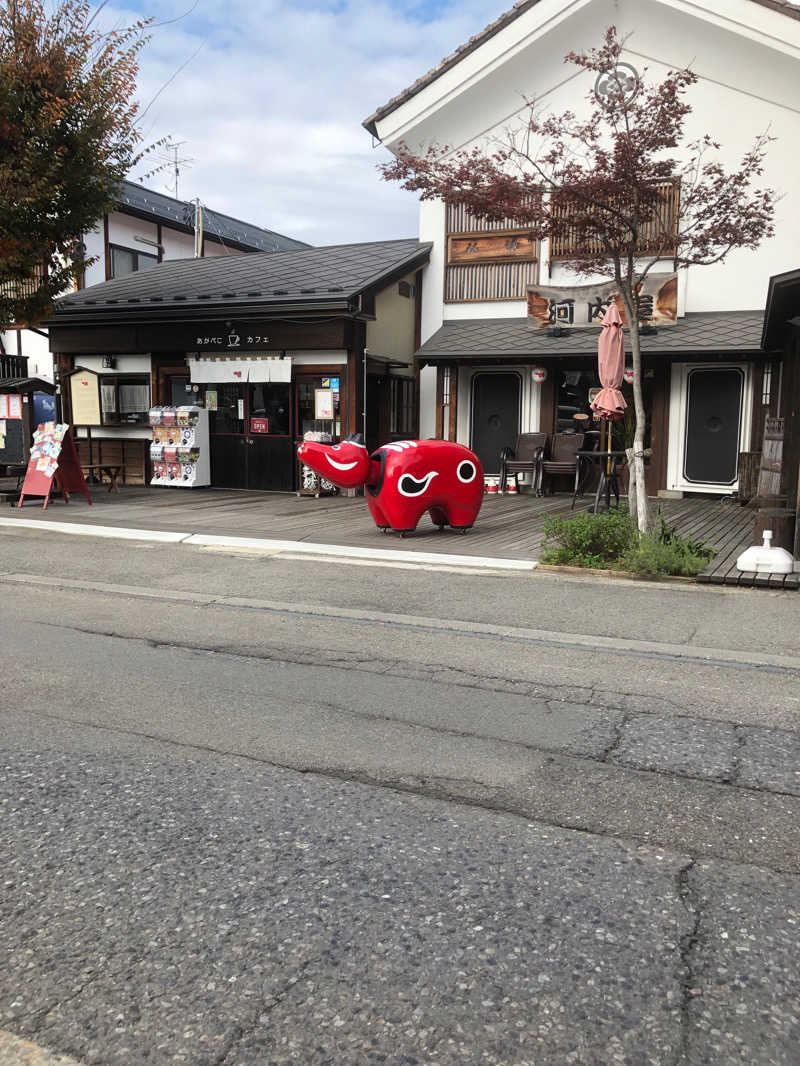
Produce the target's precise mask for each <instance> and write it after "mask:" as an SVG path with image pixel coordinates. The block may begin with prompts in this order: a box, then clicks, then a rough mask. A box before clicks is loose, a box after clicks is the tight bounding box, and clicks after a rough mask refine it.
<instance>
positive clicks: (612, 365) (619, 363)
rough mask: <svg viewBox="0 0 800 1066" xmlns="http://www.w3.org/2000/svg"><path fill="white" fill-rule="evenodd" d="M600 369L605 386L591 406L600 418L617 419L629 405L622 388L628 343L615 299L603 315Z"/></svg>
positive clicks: (602, 382)
mask: <svg viewBox="0 0 800 1066" xmlns="http://www.w3.org/2000/svg"><path fill="white" fill-rule="evenodd" d="M597 370H598V373H599V375H600V384H601V385H602V388H601V389H600V391H599V392H598V394H597V395H596V396H595V398H594V400H592V405H591V406H592V410H593V411H595V412H596V413H597V414H598V415H600V417H601V418H604V419H606V420H607V421H610V422H616V421H617V420H618V419H620V418H622V416H623V415H624V413H625V408H626V407H627V406H628V405H627V404H626V403H625V397H624V396H623V395H622V393H621V392H620V391H619V387H620V385H621V384H622V374H623V371H624V370H625V343H624V340H623V337H622V317H621V315H620V313H619V309H618V308H617V305H616V304H615V303H612V304H611V306H610V307H609V309H608V310H607V311H606V313H605V315H604V316H603V328H602V329H601V330H600V340H599V341H598V343H597Z"/></svg>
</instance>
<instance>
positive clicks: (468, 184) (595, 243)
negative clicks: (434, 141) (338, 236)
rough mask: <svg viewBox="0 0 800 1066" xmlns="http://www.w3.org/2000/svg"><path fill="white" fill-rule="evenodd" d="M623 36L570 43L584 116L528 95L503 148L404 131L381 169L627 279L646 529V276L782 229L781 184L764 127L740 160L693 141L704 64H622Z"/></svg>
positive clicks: (636, 496)
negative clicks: (770, 175)
mask: <svg viewBox="0 0 800 1066" xmlns="http://www.w3.org/2000/svg"><path fill="white" fill-rule="evenodd" d="M623 46H624V41H623V40H620V39H619V38H618V36H617V32H616V28H615V27H613V26H611V27H610V28H609V29H608V30H607V31H606V34H605V39H604V42H603V44H602V46H601V47H599V48H595V49H590V50H589V51H588V52H585V53H575V52H571V53H570V54H569V55H568V56H566V57H565V62H567V63H572V64H574V65H576V66H578V67H581V68H583V69H584V70H586V71H589V72H592V73H594V74H595V76H596V81H595V87H594V90H593V91H592V92H591V93H590V94H589V96H588V102H589V107H588V113H586V115H585V117H579V116H577V115H575V114H574V113H573V112H571V111H565V112H563V113H561V114H557V115H556V114H551V115H542V114H541V113H540V112H539V111H538V110H537V107H536V104H535V101H526V104H527V105H528V111H527V119H526V121H525V122H524V124H523V125H522V127H521V128H520V129H518V130H516V131H507V132H506V135H505V139H504V140H503V142H502V143H501V144H500V145H498V146H497V147H496V149H495V150H494V151H492V150H489V149H484V148H481V147H476V148H473V149H472V150H471V151H459V152H453V151H452V150H451V149H449V148H448V147H446V146H445V147H436V146H434V147H431V148H429V149H428V150H427V151H426V152H425V153H423V154H414V153H413V152H411V151H410V150H409V149H408V147H407V146H406V145H401V146H400V149H399V151H398V153H397V157H396V158H395V159H394V160H392V161H390V162H388V163H385V164H382V165H381V167H380V169H381V171H382V174H383V177H384V178H385V179H386V180H390V181H397V182H400V183H401V185H402V187H403V188H405V189H408V190H410V191H413V192H417V193H419V194H420V198H421V199H422V200H433V199H441V200H445V201H447V202H449V203H455V204H461V205H463V206H464V207H466V208H467V210H468V211H469V212H470V214H472V215H474V216H476V217H477V218H480V219H485V220H488V221H494V222H499V221H508V223H509V224H513V225H514V226H517V227H520V228H527V229H528V231H529V235H530V237H531V238H532V239H534V240H544V239H549V240H550V241H551V242H557V243H558V244H559V245H560V246H561V247H564V248H565V249H566V250H567V256H568V258H566V257H565V258H563V259H562V260H561V261H562V262H563V265H564V266H566V267H567V268H568V269H570V270H572V271H573V272H575V273H577V274H581V275H593V276H597V275H600V276H601V277H607V278H611V279H613V280H614V281H615V282H616V288H617V293H618V299H619V302H621V308H620V310H621V311H622V312H623V317H624V318H625V320H626V322H627V326H628V332H629V343H630V349H631V355H632V362H633V397H634V410H635V415H636V428H635V434H634V440H633V448H632V449H631V450H630V451H629V460H630V462H629V467H630V472H631V478H630V489H629V505H630V509H631V513H632V514H633V515H635V517H636V520H637V523H638V526H639V529H640V530H645V529H646V528H647V517H648V516H647V493H646V490H645V483H644V454H645V447H644V446H645V421H646V415H645V409H644V401H643V396H642V357H641V346H640V339H639V337H640V321H639V299H638V295H639V293H640V291H641V288H642V284H643V282H644V280H645V278H646V277H647V275H648V274H649V273H650V272H651V270H652V269H653V267H655V266H656V264H658V263H662V264H664V263H665V262H666V263H669V264H670V269H678V268H681V267H688V266H700V265H706V266H707V265H711V264H713V263H719V262H722V261H723V260H724V259H725V257H726V256H727V255H728V254H729V253H730V252H731V251H733V250H734V249H737V248H750V249H754V248H756V247H757V246H758V245H759V244H760V242H761V241H762V240H764V239H765V238H767V237H770V236H771V235H772V233H773V218H774V209H775V201H776V195H775V192H774V190H772V189H769V188H756V187H755V186H754V182H755V181H756V180H757V179H758V177H759V176H760V175H761V174H762V173H763V164H764V158H765V152H766V148H767V144H768V142H769V140H770V138H769V136H768V135H767V134H766V133H764V134H761V135H760V136H758V137H757V138H756V139H755V142H754V143H753V145H752V147H751V148H750V150H749V151H748V152H747V153H746V154H745V155H744V157H743V159H742V160H741V163H740V165H739V167H738V169H736V170H732V171H728V170H726V169H725V167H723V165H722V164H721V162H720V161H719V159H718V158H716V157H715V154H714V153H715V152H716V151H717V150H718V149H719V148H720V145H719V144H718V143H717V142H716V141H715V140H713V139H712V137H711V136H709V135H706V136H704V137H702V138H700V139H699V140H696V141H693V142H689V143H687V144H684V145H682V137H683V127H684V120H685V118H686V116H687V115H688V114H689V113H690V112H691V110H692V108H691V106H690V104H689V103H688V102H687V100H686V92H687V90H688V89H689V88H690V87H691V86H692V85H693V84H694V83H695V82H696V81H697V75H696V74H694V73H693V72H692V71H691V70H674V71H669V72H668V74H667V76H666V77H665V78H664V80H663V81H662V82H660V83H659V84H654V85H648V84H646V82H645V80H644V77H643V76H641V77H639V76H637V75H636V73H635V72H634V71H633V70H632V68H629V67H626V65H624V64H623V65H622V66H620V57H621V54H622V51H623ZM643 73H644V74H646V68H645V71H644V72H643ZM681 145H682V146H681ZM676 150H680V151H679V155H680V158H679V157H678V152H677V151H676ZM676 186H677V188H678V190H679V195H675V190H676Z"/></svg>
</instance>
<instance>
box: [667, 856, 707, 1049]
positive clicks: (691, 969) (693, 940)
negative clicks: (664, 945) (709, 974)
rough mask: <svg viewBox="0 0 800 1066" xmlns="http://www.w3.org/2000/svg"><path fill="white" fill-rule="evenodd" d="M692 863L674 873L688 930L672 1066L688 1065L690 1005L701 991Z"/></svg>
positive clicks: (682, 951) (683, 947)
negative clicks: (696, 956)
mask: <svg viewBox="0 0 800 1066" xmlns="http://www.w3.org/2000/svg"><path fill="white" fill-rule="evenodd" d="M695 862H696V860H695V859H694V858H692V859H691V860H690V861H689V862H688V863H686V864H685V865H684V866H682V867H681V869H680V870H679V871H678V896H679V898H680V900H681V902H682V904H683V906H684V908H685V909H686V913H687V915H688V916H689V919H690V926H689V930H688V932H686V933H685V934H684V935H683V936H682V937H681V938H680V965H681V972H680V976H679V984H680V989H681V1000H680V1047H679V1049H678V1052H677V1056H676V1058H675V1061H674V1066H684V1064H686V1063H688V1062H689V1051H690V1044H691V1030H692V1019H691V1014H692V1003H693V1001H694V1000H695V999H696V998H697V997H698V996H700V995H702V989H701V988H699V987H698V985H697V981H698V974H697V969H696V961H695V958H694V956H695V951H696V949H697V946H698V942H699V932H700V920H701V917H702V914H701V908H700V900H699V897H698V895H697V892H696V891H695V888H694V885H693V884H692V873H693V871H694V868H695Z"/></svg>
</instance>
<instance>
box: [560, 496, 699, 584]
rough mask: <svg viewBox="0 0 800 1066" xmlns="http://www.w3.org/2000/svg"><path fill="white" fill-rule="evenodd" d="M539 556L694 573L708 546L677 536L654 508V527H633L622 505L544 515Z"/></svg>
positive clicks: (641, 571)
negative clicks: (566, 514) (603, 510)
mask: <svg viewBox="0 0 800 1066" xmlns="http://www.w3.org/2000/svg"><path fill="white" fill-rule="evenodd" d="M544 530H545V534H546V539H545V544H544V551H543V552H542V562H543V563H552V564H555V565H556V566H584V567H592V568H596V569H612V570H627V571H629V572H630V573H634V574H640V575H645V574H677V575H682V576H691V577H693V576H694V575H695V574H697V573H699V571H701V570H702V569H703V568H704V567H705V566H706V564H707V563H708V561H709V559H711V558H713V556H714V551H713V549H712V548H710V547H709V546H708V545H707V544H703V543H702V542H701V541H697V540H691V539H690V538H688V537H681V536H680V534H679V533H678V531H677V529H676V528H675V527H674V526H673V527H669V526H667V524H666V522H665V521H664V518H663V516H662V514H661V512H660V511H659V513H658V519H657V526H656V530H655V531H654V532H653V533H639V532H638V530H637V529H636V527H635V526H634V524H633V522H632V521H631V519H630V516H629V515H628V513H627V511H624V510H618V511H608V512H606V513H603V514H579V515H576V516H575V517H574V518H554V517H550V518H546V519H545V524H544Z"/></svg>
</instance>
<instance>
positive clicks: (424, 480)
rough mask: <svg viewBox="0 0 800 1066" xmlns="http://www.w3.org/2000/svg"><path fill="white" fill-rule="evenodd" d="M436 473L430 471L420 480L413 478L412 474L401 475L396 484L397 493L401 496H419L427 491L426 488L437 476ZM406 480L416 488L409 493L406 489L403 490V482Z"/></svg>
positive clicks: (436, 471) (435, 471)
mask: <svg viewBox="0 0 800 1066" xmlns="http://www.w3.org/2000/svg"><path fill="white" fill-rule="evenodd" d="M438 473H439V471H438V470H431V471H429V472H428V473H427V474H426V475H425V477H424V478H421V479H420V480H417V478H415V477H414V476H413V475H412V474H403V475H402V477H401V478H400V480H399V481H398V482H397V491H398V492H399V493H400V495H401V496H406V497H414V496H421V495H422V494H423V493H424V492H427V491H428V486H429V485H430V483H431V482H432V481H433V479H434V478H435V477H437V476H438ZM406 479H408V480H409V481H412V482H413V483H414V485H415V486H417V487H416V488H415V489H414V490H413V491H411V492H410V491H409V490H408V489H404V488H403V482H404V481H405V480H406ZM420 485H421V486H422V488H419V486H420Z"/></svg>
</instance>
